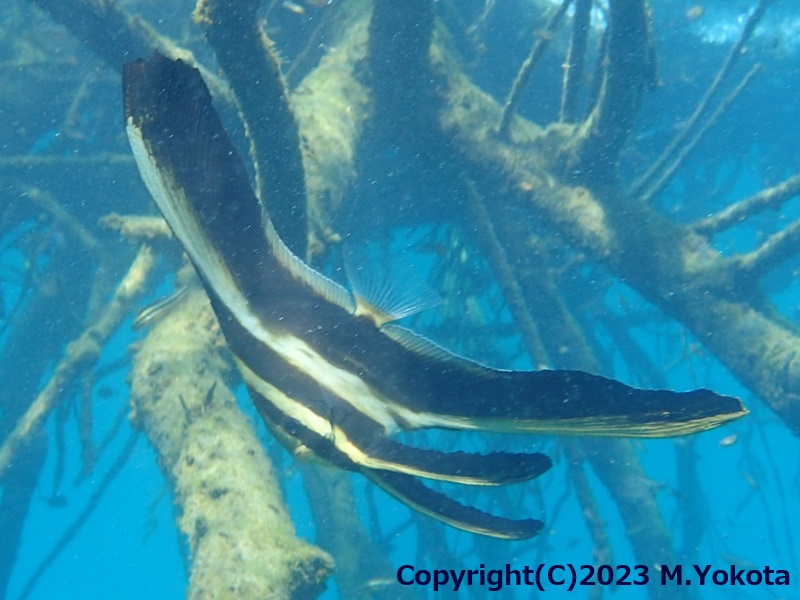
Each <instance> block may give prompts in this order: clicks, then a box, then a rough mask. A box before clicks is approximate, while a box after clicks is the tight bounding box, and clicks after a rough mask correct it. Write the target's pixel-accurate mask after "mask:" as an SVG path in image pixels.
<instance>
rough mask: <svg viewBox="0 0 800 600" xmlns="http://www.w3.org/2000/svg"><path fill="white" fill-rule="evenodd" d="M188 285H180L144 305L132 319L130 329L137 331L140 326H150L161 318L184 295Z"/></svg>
mask: <svg viewBox="0 0 800 600" xmlns="http://www.w3.org/2000/svg"><path fill="white" fill-rule="evenodd" d="M188 289H189V288H188V287H187V286H185V285H182V286H181V287H179V288H178V289H176V290H175V291H174V292H172V293H171V294H170V295H169V296H165V297H164V298H161V299H160V300H157V301H156V302H153V303H152V304H150V305H148V306H146V307H144V308H143V309H142V310H141V311H139V314H138V315H136V318H135V319H134V320H133V324H132V325H131V329H133V330H134V331H138V330H139V329H141V328H142V327H150V326H152V325H155V324H156V323H158V322H159V321H160V320H161V319H163V318H164V317H165V316H166V315H167V313H169V311H170V310H172V308H173V307H174V306H175V305H176V304H177V303H178V301H179V300H180V299H181V298H183V297H184V296H185V295H186V292H187V291H188Z"/></svg>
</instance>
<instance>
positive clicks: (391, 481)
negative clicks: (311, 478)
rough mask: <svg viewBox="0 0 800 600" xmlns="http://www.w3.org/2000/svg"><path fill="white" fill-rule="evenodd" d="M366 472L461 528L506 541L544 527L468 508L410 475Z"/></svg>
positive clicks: (430, 513)
mask: <svg viewBox="0 0 800 600" xmlns="http://www.w3.org/2000/svg"><path fill="white" fill-rule="evenodd" d="M363 473H364V475H366V476H367V477H368V478H369V479H371V480H372V481H373V482H374V483H376V484H377V485H378V486H380V487H381V488H382V489H383V490H384V491H386V492H387V493H388V494H390V495H392V496H394V497H395V498H397V499H398V500H400V501H401V502H403V503H405V504H407V505H408V506H410V507H412V508H414V509H416V510H418V511H419V512H421V513H423V514H426V515H428V516H429V517H432V518H434V519H436V520H438V521H442V522H444V523H446V524H448V525H450V526H452V527H456V528H457V529H463V530H464V531H469V532H471V533H478V534H481V535H487V536H490V537H495V538H500V539H505V540H524V539H528V538H531V537H533V536H535V535H536V534H537V533H539V532H540V531H541V529H542V527H543V525H544V524H543V523H542V522H541V521H539V520H537V519H519V520H516V519H507V518H505V517H498V516H495V515H491V514H489V513H487V512H484V511H482V510H479V509H477V508H475V507H472V506H466V505H464V504H461V503H460V502H457V501H455V500H453V499H452V498H450V497H448V496H445V495H444V494H442V493H440V492H437V491H434V490H432V489H430V488H428V487H426V486H425V485H423V484H422V483H421V482H420V481H418V480H417V479H416V478H414V477H411V476H410V475H403V474H400V473H392V472H390V471H380V470H364V471H363Z"/></svg>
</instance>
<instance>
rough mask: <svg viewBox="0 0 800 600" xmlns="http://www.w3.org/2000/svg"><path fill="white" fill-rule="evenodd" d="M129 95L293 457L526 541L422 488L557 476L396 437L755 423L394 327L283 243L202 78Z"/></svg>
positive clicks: (236, 349) (173, 73) (472, 527)
mask: <svg viewBox="0 0 800 600" xmlns="http://www.w3.org/2000/svg"><path fill="white" fill-rule="evenodd" d="M123 85H124V104H125V121H126V126H127V133H128V139H129V141H130V145H131V148H132V150H133V154H134V157H135V158H136V163H137V165H138V167H139V171H140V173H141V175H142V178H143V180H144V182H145V184H146V185H147V188H148V190H149V191H150V193H151V195H152V196H153V198H154V200H155V202H156V204H158V207H159V208H160V209H161V212H162V213H163V215H164V218H165V219H166V221H167V223H169V226H170V227H171V228H172V231H173V232H174V234H175V237H176V238H177V239H178V240H180V242H181V244H182V245H183V247H184V249H185V250H186V252H187V254H188V255H189V257H190V258H191V260H192V262H193V263H194V266H195V268H196V270H197V272H198V273H199V275H200V277H201V279H202V280H203V284H204V285H205V288H206V290H207V292H208V295H209V297H210V299H211V304H212V306H213V308H214V311H215V312H216V314H217V317H218V319H219V323H220V327H221V328H222V331H223V333H224V335H225V338H226V340H227V342H228V345H229V347H230V349H231V352H232V353H233V355H234V357H235V360H236V363H237V364H238V366H239V370H240V371H241V374H242V377H243V378H244V381H245V383H246V384H247V387H248V389H249V391H250V395H251V397H252V399H253V401H254V403H255V405H256V406H257V408H258V411H259V413H260V414H261V416H262V418H263V419H264V421H265V423H266V424H267V426H268V427H269V428H270V430H271V431H272V432H273V433H274V435H275V436H276V437H277V438H278V439H279V440H280V441H281V442H282V443H283V444H284V445H285V446H286V447H287V448H289V449H290V450H291V451H293V452H295V453H296V454H298V455H303V456H308V455H313V456H316V457H318V458H320V459H322V460H324V461H326V462H328V463H330V464H332V465H335V466H337V467H339V468H342V469H348V470H351V471H357V472H359V473H362V474H363V475H365V476H366V477H368V478H369V479H371V480H372V481H374V482H375V483H376V484H377V485H379V486H380V487H382V488H383V489H384V490H386V491H387V492H388V493H389V494H391V495H393V496H395V497H396V498H398V499H399V500H401V501H402V502H404V503H406V504H407V505H409V506H411V507H412V508H415V509H417V510H419V511H421V512H423V513H425V514H428V515H430V516H431V517H433V518H435V519H439V520H440V521H444V522H445V523H448V524H450V525H452V526H454V527H458V528H461V529H465V530H467V531H472V532H475V533H480V534H484V535H490V536H494V537H499V538H508V539H518V538H527V537H531V536H533V535H535V534H536V533H537V532H538V531H539V530H540V529H541V527H542V523H541V522H540V521H538V520H536V519H519V520H517V519H508V518H504V517H499V516H495V515H491V514H488V513H486V512H483V511H481V510H478V509H476V508H472V507H469V506H464V505H462V504H460V503H458V502H456V501H454V500H453V499H451V498H449V497H447V496H445V495H444V494H441V493H439V492H437V491H434V490H432V489H430V488H428V487H426V486H425V485H423V483H422V482H421V481H420V479H419V478H428V479H439V480H443V481H450V482H455V483H463V484H471V485H487V486H490V485H505V484H510V483H517V482H520V481H525V480H527V479H531V478H533V477H537V476H539V475H540V474H542V473H544V472H545V471H547V470H548V469H549V468H550V466H551V461H550V459H549V458H548V457H547V456H544V455H542V454H539V453H527V454H521V453H507V452H495V453H490V454H485V455H484V454H474V453H467V452H440V451H437V450H427V449H425V450H423V449H419V448H414V447H411V446H407V445H405V444H402V443H399V442H397V441H395V440H394V439H392V437H391V436H392V434H393V433H395V432H397V431H400V430H412V429H420V428H426V427H440V428H448V429H460V430H483V431H505V432H517V433H520V432H524V433H551V434H552V433H556V434H561V433H572V434H581V435H614V436H640V437H664V436H674V435H682V434H687V433H692V432H695V431H703V430H705V429H710V428H712V427H716V426H718V425H721V424H722V423H725V422H727V421H730V420H731V419H734V418H736V417H740V416H742V415H744V414H746V412H747V411H746V410H745V408H744V407H743V406H742V403H741V402H740V401H739V400H738V399H736V398H731V397H727V396H720V395H718V394H715V393H714V392H712V391H709V390H695V391H691V392H685V393H677V392H672V391H668V390H640V389H634V388H632V387H629V386H627V385H625V384H623V383H620V382H618V381H615V380H613V379H607V378H605V377H599V376H597V375H591V374H589V373H584V372H582V371H529V372H522V371H503V370H499V369H492V368H489V367H486V366H484V365H480V364H478V363H475V362H472V361H470V360H467V359H464V358H461V357H459V356H456V355H454V354H453V353H451V352H449V351H447V350H445V349H444V348H442V347H440V346H438V345H436V344H434V343H433V342H431V341H429V340H427V339H425V338H423V337H421V336H419V335H417V334H415V333H413V332H412V331H410V330H408V329H404V328H403V327H400V326H398V325H396V324H395V323H391V322H388V321H390V320H391V315H389V314H388V313H389V312H390V311H385V310H384V311H377V312H376V307H375V306H373V305H371V303H370V302H369V300H370V299H369V298H361V297H359V295H358V294H356V295H355V297H354V296H352V295H351V294H350V293H349V292H348V291H347V290H346V289H345V288H343V287H341V286H339V285H337V284H336V283H334V282H332V281H330V280H328V279H327V278H325V277H324V276H323V275H321V274H320V273H317V272H316V271H314V270H313V269H311V268H310V267H309V266H307V265H306V264H304V263H303V262H302V261H301V260H300V259H298V258H297V257H296V256H294V255H293V254H292V253H291V252H290V251H289V249H288V248H287V247H286V245H285V244H284V243H283V242H282V241H281V239H280V237H279V236H278V233H277V232H276V231H275V228H274V227H273V224H272V222H271V221H270V218H269V215H268V213H267V211H266V210H265V209H264V207H262V206H261V205H260V204H259V201H258V200H257V199H256V196H255V194H254V193H253V191H252V189H251V187H250V184H249V180H248V176H247V171H246V170H245V167H244V165H243V164H242V162H241V159H240V158H239V157H238V155H237V153H236V150H235V149H234V146H233V144H232V143H231V141H230V139H229V138H228V135H227V134H226V132H225V130H224V128H223V127H222V123H221V121H220V119H219V117H218V115H217V113H216V111H215V110H214V108H213V106H212V103H211V96H210V94H209V93H208V89H207V88H206V86H205V84H204V82H203V79H202V77H201V76H200V74H199V73H198V72H197V71H196V70H195V69H193V68H191V67H189V66H187V65H186V64H184V63H182V62H180V61H172V60H169V59H166V58H164V57H163V56H161V55H158V54H156V55H155V56H154V57H153V58H151V59H150V60H148V61H143V60H139V61H136V62H134V63H131V64H128V65H125V70H124V76H123ZM384 308H385V307H384ZM376 315H378V316H379V318H377V317H376Z"/></svg>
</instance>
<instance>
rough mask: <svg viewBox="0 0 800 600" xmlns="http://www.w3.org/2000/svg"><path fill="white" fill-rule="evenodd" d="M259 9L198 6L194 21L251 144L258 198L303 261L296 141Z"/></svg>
mask: <svg viewBox="0 0 800 600" xmlns="http://www.w3.org/2000/svg"><path fill="white" fill-rule="evenodd" d="M260 5H261V2H259V1H258V0H245V1H235V0H200V1H199V2H198V4H197V8H196V9H195V12H194V18H195V20H196V21H197V22H198V23H200V25H201V26H202V27H203V30H204V31H205V35H206V39H207V40H208V42H209V44H210V45H211V47H212V48H213V49H214V53H215V54H216V56H217V60H218V61H219V64H220V65H221V66H222V69H223V71H224V72H225V75H226V77H227V79H228V81H229V82H230V85H231V89H232V91H233V93H234V95H235V96H236V101H237V104H238V106H239V108H240V110H241V116H242V120H243V121H244V124H245V128H246V130H247V135H248V137H249V139H250V143H251V155H252V158H253V163H254V165H255V169H256V191H257V193H258V196H259V198H261V200H262V201H263V202H265V203H266V205H267V206H269V213H270V218H271V219H272V222H273V223H274V224H275V228H276V229H277V230H278V233H279V234H280V236H281V238H282V239H283V241H284V242H285V243H286V245H287V246H289V248H290V249H291V250H292V251H293V252H294V253H295V254H296V255H297V256H300V257H303V258H305V256H306V249H307V243H308V239H307V238H308V227H307V224H306V188H305V179H304V175H303V160H302V155H301V153H300V147H301V146H300V135H299V133H298V128H297V123H296V122H295V119H294V115H293V113H292V110H291V107H290V104H289V96H288V92H287V89H286V84H285V82H284V80H283V75H282V74H281V70H280V61H279V59H278V55H277V53H276V51H275V48H274V46H273V44H272V42H271V41H270V39H269V38H268V37H267V35H266V33H265V32H264V30H263V29H262V27H261V26H260V24H259V21H258V17H257V12H258V9H259V7H260ZM244 56H246V57H247V60H242V57H244Z"/></svg>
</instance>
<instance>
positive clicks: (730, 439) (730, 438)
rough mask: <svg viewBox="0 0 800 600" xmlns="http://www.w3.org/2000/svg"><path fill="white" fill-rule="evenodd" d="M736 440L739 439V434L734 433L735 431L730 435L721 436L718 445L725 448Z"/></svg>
mask: <svg viewBox="0 0 800 600" xmlns="http://www.w3.org/2000/svg"><path fill="white" fill-rule="evenodd" d="M738 441H739V436H738V435H736V434H735V433H732V434H731V435H729V436H726V437H724V438H722V439H721V440H720V441H719V445H720V446H722V447H723V448H727V447H728V446H733V445H734V444H735V443H736V442H738Z"/></svg>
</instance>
